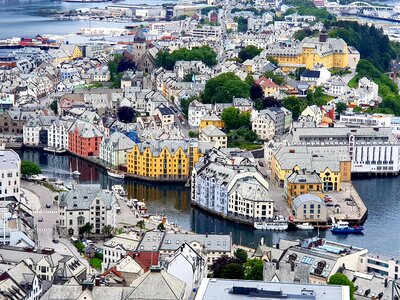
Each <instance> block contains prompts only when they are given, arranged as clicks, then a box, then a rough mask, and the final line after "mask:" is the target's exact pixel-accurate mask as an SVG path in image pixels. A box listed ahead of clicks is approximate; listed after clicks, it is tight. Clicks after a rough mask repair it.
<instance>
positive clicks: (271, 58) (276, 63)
mask: <svg viewBox="0 0 400 300" xmlns="http://www.w3.org/2000/svg"><path fill="white" fill-rule="evenodd" d="M267 59H268V61H269V62H270V63H271V64H273V65H275V66H278V65H279V61H278V60H277V59H276V58H275V57H273V56H268V58H267Z"/></svg>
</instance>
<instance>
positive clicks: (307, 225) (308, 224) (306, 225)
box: [296, 223, 314, 230]
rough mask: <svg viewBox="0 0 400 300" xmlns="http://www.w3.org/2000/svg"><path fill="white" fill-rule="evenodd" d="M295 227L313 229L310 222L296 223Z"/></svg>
mask: <svg viewBox="0 0 400 300" xmlns="http://www.w3.org/2000/svg"><path fill="white" fill-rule="evenodd" d="M296 227H297V229H300V230H313V229H314V226H312V225H311V224H310V223H302V224H297V225H296Z"/></svg>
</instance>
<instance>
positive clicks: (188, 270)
mask: <svg viewBox="0 0 400 300" xmlns="http://www.w3.org/2000/svg"><path fill="white" fill-rule="evenodd" d="M166 270H167V272H168V273H169V274H171V275H173V276H175V277H176V278H179V279H180V280H182V281H183V282H185V283H186V292H185V294H186V295H190V294H191V292H192V291H193V289H196V290H197V289H198V287H199V286H200V283H201V281H202V280H203V278H205V277H206V276H207V263H206V261H205V260H204V258H203V256H202V255H201V254H199V253H198V252H197V251H196V250H195V249H193V248H192V247H191V246H190V245H189V244H187V243H183V244H182V245H181V246H180V247H179V248H178V249H177V250H176V251H175V253H174V254H173V256H172V257H171V258H168V259H167V268H166Z"/></svg>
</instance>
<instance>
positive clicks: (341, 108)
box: [336, 102, 347, 115]
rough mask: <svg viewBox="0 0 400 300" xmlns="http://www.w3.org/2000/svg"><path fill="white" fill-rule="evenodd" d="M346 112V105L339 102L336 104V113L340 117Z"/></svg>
mask: <svg viewBox="0 0 400 300" xmlns="http://www.w3.org/2000/svg"><path fill="white" fill-rule="evenodd" d="M346 110H347V105H346V103H343V102H339V103H337V104H336V112H337V113H338V114H339V115H340V114H342V113H343V112H345V111H346Z"/></svg>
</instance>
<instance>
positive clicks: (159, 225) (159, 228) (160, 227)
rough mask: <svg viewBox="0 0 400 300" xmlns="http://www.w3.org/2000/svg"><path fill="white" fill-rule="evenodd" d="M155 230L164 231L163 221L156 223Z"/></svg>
mask: <svg viewBox="0 0 400 300" xmlns="http://www.w3.org/2000/svg"><path fill="white" fill-rule="evenodd" d="M157 230H160V231H164V230H165V225H164V223H160V224H158V226H157Z"/></svg>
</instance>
